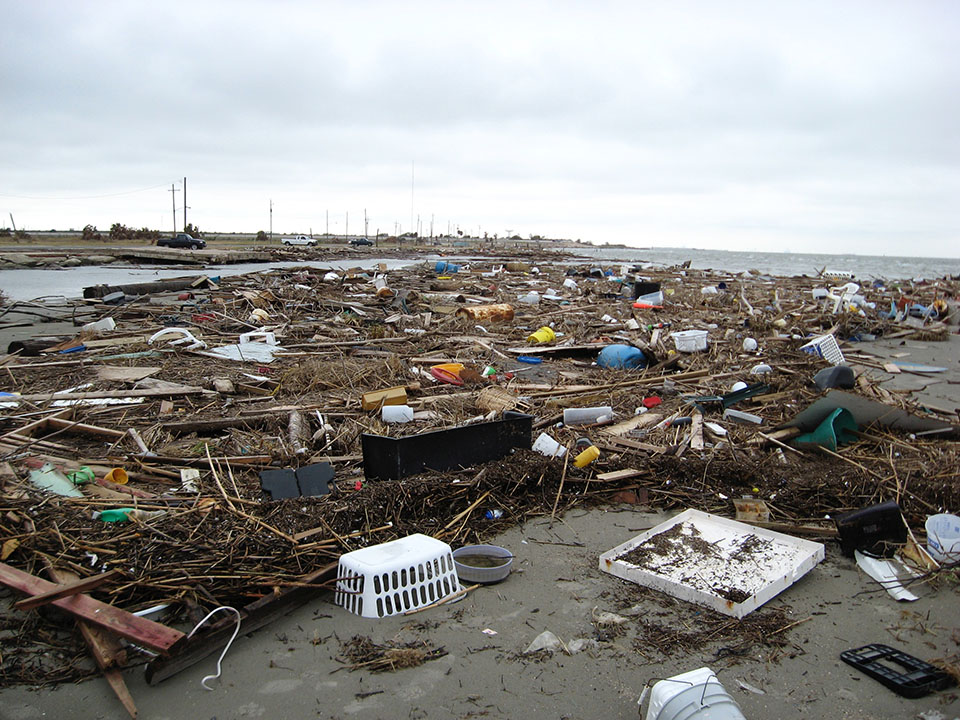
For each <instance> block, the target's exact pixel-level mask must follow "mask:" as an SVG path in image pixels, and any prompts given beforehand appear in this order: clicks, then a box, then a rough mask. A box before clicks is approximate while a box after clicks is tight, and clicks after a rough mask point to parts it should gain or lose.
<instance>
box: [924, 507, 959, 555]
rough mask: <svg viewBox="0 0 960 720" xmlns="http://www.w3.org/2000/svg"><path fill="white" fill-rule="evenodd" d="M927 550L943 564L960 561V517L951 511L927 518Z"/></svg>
mask: <svg viewBox="0 0 960 720" xmlns="http://www.w3.org/2000/svg"><path fill="white" fill-rule="evenodd" d="M925 527H926V529H927V552H929V553H930V556H931V557H932V558H933V559H934V560H936V561H937V562H938V563H940V564H941V565H952V564H954V563H957V562H960V517H957V516H956V515H950V514H949V513H940V514H939V515H931V516H930V517H928V518H927V522H926V526H925Z"/></svg>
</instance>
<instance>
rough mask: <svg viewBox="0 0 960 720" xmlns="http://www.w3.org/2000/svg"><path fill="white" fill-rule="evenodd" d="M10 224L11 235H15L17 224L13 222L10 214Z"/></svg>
mask: <svg viewBox="0 0 960 720" xmlns="http://www.w3.org/2000/svg"><path fill="white" fill-rule="evenodd" d="M10 224H11V225H13V234H14V235H16V234H17V224H16V223H15V222H14V221H13V213H10Z"/></svg>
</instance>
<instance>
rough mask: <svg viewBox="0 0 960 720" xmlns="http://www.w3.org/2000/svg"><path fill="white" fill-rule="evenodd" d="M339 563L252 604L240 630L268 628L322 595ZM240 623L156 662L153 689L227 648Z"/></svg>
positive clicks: (205, 633)
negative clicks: (322, 588)
mask: <svg viewBox="0 0 960 720" xmlns="http://www.w3.org/2000/svg"><path fill="white" fill-rule="evenodd" d="M338 565H339V564H338V563H330V564H329V565H325V566H324V567H322V568H320V569H319V570H315V571H314V572H312V573H310V574H309V575H306V576H304V577H303V578H301V580H300V583H299V584H298V585H297V586H296V587H291V588H288V589H286V590H282V591H280V592H279V593H272V594H269V595H265V596H263V597H262V598H260V599H259V600H255V601H254V602H252V603H250V604H249V605H247V606H246V607H244V608H243V610H242V611H241V613H240V614H241V616H242V618H243V620H242V622H241V625H240V630H241V632H242V633H243V634H244V635H246V634H247V633H250V632H253V631H254V630H257V629H259V628H262V627H263V626H264V625H268V624H269V623H271V622H273V621H274V620H276V619H277V618H279V617H281V616H283V615H286V614H287V613H289V612H291V611H292V610H294V609H295V608H298V607H299V606H301V605H303V604H304V603H305V602H307V600H310V599H312V598H313V597H314V596H316V595H317V593H319V592H320V591H321V589H320V588H319V587H317V586H318V585H320V584H322V583H325V582H329V581H330V580H333V579H334V578H335V577H336V575H337V567H338ZM236 624H237V619H236V616H234V615H233V614H232V613H231V614H230V615H229V616H228V617H225V618H224V619H222V620H220V621H218V622H216V623H214V624H213V625H211V626H210V627H209V628H207V629H206V630H204V629H201V630H199V631H197V632H196V633H195V634H194V635H193V636H192V637H190V638H188V639H187V640H186V642H185V643H184V644H183V646H182V647H180V648H179V649H178V650H177V651H176V652H174V653H171V655H170V657H165V658H164V657H162V658H157V659H155V660H153V661H152V662H151V663H150V664H149V665H147V672H146V680H147V683H148V684H150V685H156V684H157V683H158V682H161V681H163V680H166V679H167V678H169V677H172V676H174V675H176V674H177V673H178V672H180V671H181V670H186V669H187V668H188V667H191V666H192V665H195V664H196V663H198V662H200V661H201V660H203V659H204V658H205V657H207V656H208V655H212V654H213V653H215V652H216V651H217V650H219V649H220V648H222V647H223V646H224V645H226V644H227V641H228V640H229V639H230V637H231V635H233V629H234V628H235V627H236Z"/></svg>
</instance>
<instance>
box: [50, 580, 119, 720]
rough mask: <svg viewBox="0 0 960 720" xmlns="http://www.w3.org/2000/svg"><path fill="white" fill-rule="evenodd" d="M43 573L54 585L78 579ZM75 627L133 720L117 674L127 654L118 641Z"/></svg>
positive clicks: (97, 630) (82, 625) (85, 624)
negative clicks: (48, 575) (47, 575)
mask: <svg viewBox="0 0 960 720" xmlns="http://www.w3.org/2000/svg"><path fill="white" fill-rule="evenodd" d="M47 572H48V573H49V574H50V577H51V578H52V579H53V580H54V581H55V582H58V583H61V584H69V583H75V582H77V581H78V580H79V579H80V578H79V576H78V575H76V574H75V573H72V572H70V571H68V570H61V569H58V568H55V567H53V566H52V565H48V567H47ZM77 627H78V628H80V634H81V635H82V636H83V639H84V642H86V643H87V649H88V650H89V651H90V656H91V657H92V658H93V660H94V662H96V663H97V667H98V668H100V669H101V670H102V671H103V677H104V679H105V680H106V681H107V683H108V684H109V685H110V687H111V688H112V689H113V692H114V694H116V696H117V699H118V700H119V701H120V703H121V704H122V705H123V707H124V709H125V710H126V711H127V713H129V715H130V717H132V718H136V717H137V706H136V704H135V703H134V702H133V696H132V695H130V691H129V690H128V689H127V684H126V682H124V680H123V672H122V671H121V670H120V668H121V667H123V666H124V665H126V663H127V651H126V650H125V649H124V647H123V645H121V644H120V640H119V638H117V636H116V635H113V634H111V633H108V632H107V631H105V630H102V629H101V628H98V627H95V626H94V625H91V624H90V623H88V622H87V621H86V620H77Z"/></svg>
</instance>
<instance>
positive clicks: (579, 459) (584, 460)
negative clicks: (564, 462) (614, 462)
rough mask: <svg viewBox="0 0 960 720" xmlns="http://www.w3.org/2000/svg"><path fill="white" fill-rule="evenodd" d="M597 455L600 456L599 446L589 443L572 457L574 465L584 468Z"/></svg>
mask: <svg viewBox="0 0 960 720" xmlns="http://www.w3.org/2000/svg"><path fill="white" fill-rule="evenodd" d="M598 457H600V450H599V448H597V446H596V445H591V446H590V447H588V448H587V449H586V450H584V451H583V452H582V453H580V454H579V455H577V456H576V457H575V458H574V459H573V464H574V467H578V468H584V467H586V466H587V465H589V464H590V463H592V462H593V461H594V460H596V459H597V458H598Z"/></svg>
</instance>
